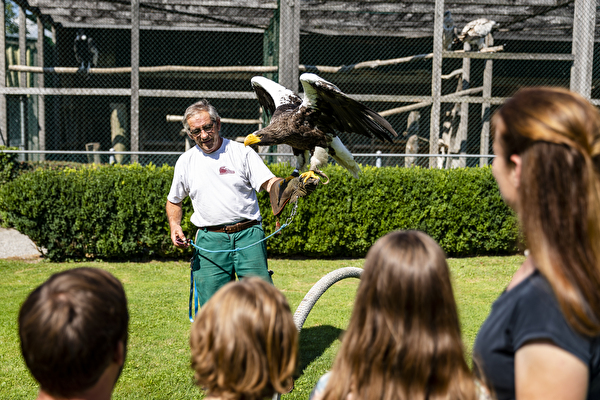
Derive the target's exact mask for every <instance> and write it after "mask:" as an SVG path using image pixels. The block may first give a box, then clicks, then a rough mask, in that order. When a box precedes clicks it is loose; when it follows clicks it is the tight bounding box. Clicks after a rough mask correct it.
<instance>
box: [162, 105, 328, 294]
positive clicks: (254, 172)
mask: <svg viewBox="0 0 600 400" xmlns="http://www.w3.org/2000/svg"><path fill="white" fill-rule="evenodd" d="M183 127H184V129H185V131H186V132H187V134H188V136H189V137H190V138H191V139H192V140H193V141H194V142H195V143H196V146H194V147H193V148H192V149H190V150H188V151H187V152H185V153H184V154H182V155H181V156H180V157H179V160H177V164H176V165H175V174H174V176H173V183H172V185H171V191H170V192H169V195H168V196H167V204H166V211H167V217H168V219H169V226H170V229H171V240H172V242H173V244H174V245H175V246H176V247H179V248H183V247H187V246H188V243H187V239H186V237H185V235H184V234H183V231H182V229H181V218H182V216H183V211H182V207H181V202H182V201H183V199H185V197H186V196H190V198H191V200H192V206H193V209H194V213H193V214H192V217H191V221H192V223H193V224H194V225H195V226H197V227H198V228H199V229H198V232H197V234H196V239H195V243H196V244H197V245H198V246H199V247H202V248H203V249H207V250H210V252H207V251H202V250H200V251H198V252H197V256H196V257H195V259H194V264H193V276H194V283H195V285H196V288H197V290H198V294H199V295H198V297H199V302H200V305H203V304H204V303H206V302H207V301H208V299H209V298H210V297H211V296H212V295H213V294H214V293H215V292H216V291H217V290H218V289H219V288H220V287H221V286H223V285H225V284H226V283H227V282H230V281H232V280H235V276H236V275H237V276H238V278H240V279H241V278H243V277H244V276H249V275H253V276H258V277H260V278H262V279H264V280H266V281H267V282H270V283H273V281H272V280H271V276H270V275H269V272H268V267H267V247H266V244H265V243H264V242H262V243H259V244H257V245H255V246H252V247H249V248H247V249H244V250H242V251H234V252H232V251H231V250H233V249H236V248H241V247H246V246H249V245H252V244H254V243H257V242H259V241H260V240H261V239H264V237H265V235H264V231H263V228H262V226H261V215H260V210H259V208H258V201H257V197H256V192H259V191H261V190H266V191H267V192H269V193H270V196H271V205H272V207H273V212H274V213H275V215H277V214H278V213H279V212H281V210H282V209H283V206H285V204H286V203H287V201H289V200H290V197H291V198H292V199H291V200H292V201H294V198H297V197H300V196H303V195H305V194H306V193H307V191H312V190H314V186H312V187H309V185H310V182H309V183H308V184H307V187H304V191H303V192H302V190H300V191H298V190H297V189H298V188H299V186H302V185H304V183H300V182H299V181H298V179H297V178H293V179H292V177H290V178H288V179H286V180H284V179H282V178H277V177H275V176H274V175H273V173H272V172H271V171H270V170H269V168H267V166H266V165H265V164H264V162H263V161H262V159H261V158H260V157H259V156H258V154H257V153H256V152H255V151H254V150H252V149H251V148H248V147H246V146H244V145H243V144H242V143H237V142H234V141H231V140H229V139H226V138H222V137H221V136H220V135H219V130H220V128H221V120H220V118H219V115H218V113H217V110H216V109H215V107H213V106H212V105H211V104H209V102H208V101H206V100H201V101H199V102H197V103H194V104H192V105H191V106H189V107H188V109H187V110H186V111H185V114H184V116H183ZM315 185H316V184H315Z"/></svg>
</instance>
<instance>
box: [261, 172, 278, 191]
mask: <svg viewBox="0 0 600 400" xmlns="http://www.w3.org/2000/svg"><path fill="white" fill-rule="evenodd" d="M279 179H281V178H278V177H276V176H274V177H272V178H271V179H269V180H268V181H265V182H264V183H263V184H262V185H260V188H261V189H262V190H266V191H267V192H268V193H271V186H273V183H275V182H277V180H279Z"/></svg>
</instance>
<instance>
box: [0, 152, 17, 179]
mask: <svg viewBox="0 0 600 400" xmlns="http://www.w3.org/2000/svg"><path fill="white" fill-rule="evenodd" d="M2 150H18V149H17V148H16V147H6V146H0V185H4V184H5V183H7V182H10V181H12V180H13V179H15V178H16V177H17V173H18V171H19V169H20V167H19V161H18V160H17V157H18V155H17V154H16V153H5V152H3V151H2Z"/></svg>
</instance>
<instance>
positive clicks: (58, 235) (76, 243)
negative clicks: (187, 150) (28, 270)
mask: <svg viewBox="0 0 600 400" xmlns="http://www.w3.org/2000/svg"><path fill="white" fill-rule="evenodd" d="M172 178H173V169H172V168H170V167H168V166H165V167H162V168H157V167H155V166H153V165H150V166H147V167H141V166H140V165H138V164H135V165H132V166H118V165H117V166H101V167H97V166H94V165H92V166H90V167H87V168H83V169H80V170H75V169H71V168H66V169H62V170H56V169H42V168H38V169H36V170H35V171H33V172H29V173H26V174H22V175H21V176H19V177H18V178H17V179H15V180H14V181H12V182H9V183H8V184H6V185H4V186H3V187H2V188H1V189H0V216H1V217H2V218H3V219H4V220H5V221H7V222H8V224H10V226H12V227H14V228H16V229H17V230H19V231H20V232H22V233H24V234H26V235H27V236H29V237H30V238H31V240H32V241H33V242H35V243H36V244H37V245H38V246H40V247H44V248H46V249H47V253H46V254H47V257H48V258H49V259H50V260H65V259H84V258H94V257H99V258H104V259H115V258H124V257H127V258H131V257H133V258H136V257H177V256H181V255H182V251H181V250H177V249H175V248H174V247H173V246H172V244H171V241H170V238H169V226H168V222H167V219H166V216H165V208H164V207H165V203H166V195H167V193H168V191H169V187H170V185H171V180H172ZM190 211H191V204H190V202H189V201H187V202H184V219H185V221H189V217H190V215H191V212H190ZM185 228H188V229H189V228H190V227H189V222H188V225H187V226H186V225H184V229H185Z"/></svg>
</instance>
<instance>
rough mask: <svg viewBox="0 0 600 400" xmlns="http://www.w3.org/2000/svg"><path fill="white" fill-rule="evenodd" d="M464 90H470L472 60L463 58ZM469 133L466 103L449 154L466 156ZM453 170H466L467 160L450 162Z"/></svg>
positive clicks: (468, 47)
mask: <svg viewBox="0 0 600 400" xmlns="http://www.w3.org/2000/svg"><path fill="white" fill-rule="evenodd" d="M464 49H465V51H469V50H471V46H469V44H468V43H465V44H464ZM462 70H463V73H462V90H467V89H468V88H469V81H470V80H471V59H470V58H463V65H462ZM468 133H469V103H467V102H464V103H461V104H460V123H459V124H458V129H457V132H456V137H455V138H454V141H453V142H452V143H451V144H450V148H449V149H448V153H450V154H465V150H466V143H467V135H468ZM450 165H451V167H452V168H464V167H466V166H467V159H466V158H464V157H459V158H452V161H451V162H450Z"/></svg>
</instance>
